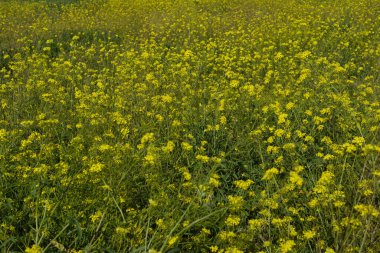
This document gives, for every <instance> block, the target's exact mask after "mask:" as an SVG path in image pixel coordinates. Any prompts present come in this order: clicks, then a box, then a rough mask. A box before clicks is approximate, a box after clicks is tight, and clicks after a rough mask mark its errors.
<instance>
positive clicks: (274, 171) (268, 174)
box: [262, 168, 280, 180]
mask: <svg viewBox="0 0 380 253" xmlns="http://www.w3.org/2000/svg"><path fill="white" fill-rule="evenodd" d="M279 173H280V171H279V170H278V169H276V168H271V169H268V170H266V171H265V173H264V176H263V177H262V180H271V179H272V178H273V177H274V176H275V175H278V174H279Z"/></svg>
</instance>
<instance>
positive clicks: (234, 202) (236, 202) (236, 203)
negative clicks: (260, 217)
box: [227, 195, 244, 210]
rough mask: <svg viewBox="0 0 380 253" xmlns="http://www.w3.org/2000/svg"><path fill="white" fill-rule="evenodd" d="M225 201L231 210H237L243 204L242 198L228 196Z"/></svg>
mask: <svg viewBox="0 0 380 253" xmlns="http://www.w3.org/2000/svg"><path fill="white" fill-rule="evenodd" d="M227 199H228V202H229V204H230V206H231V209H232V210H239V209H240V208H241V207H242V206H243V204H244V199H243V197H242V196H233V195H229V196H227Z"/></svg>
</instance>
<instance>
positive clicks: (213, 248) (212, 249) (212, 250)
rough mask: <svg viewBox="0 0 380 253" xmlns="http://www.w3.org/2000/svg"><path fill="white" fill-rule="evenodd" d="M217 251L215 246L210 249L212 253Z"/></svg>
mask: <svg viewBox="0 0 380 253" xmlns="http://www.w3.org/2000/svg"><path fill="white" fill-rule="evenodd" d="M218 249H219V248H218V246H216V245H213V246H211V247H210V251H211V252H213V253H215V252H218Z"/></svg>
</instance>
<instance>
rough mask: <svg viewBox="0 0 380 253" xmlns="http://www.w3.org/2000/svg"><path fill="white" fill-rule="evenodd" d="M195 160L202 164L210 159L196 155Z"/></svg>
mask: <svg viewBox="0 0 380 253" xmlns="http://www.w3.org/2000/svg"><path fill="white" fill-rule="evenodd" d="M195 159H197V160H198V161H201V162H202V163H207V162H208V161H209V160H210V157H208V156H206V155H197V156H196V157H195Z"/></svg>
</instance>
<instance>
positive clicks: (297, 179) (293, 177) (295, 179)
mask: <svg viewBox="0 0 380 253" xmlns="http://www.w3.org/2000/svg"><path fill="white" fill-rule="evenodd" d="M289 180H290V182H291V183H292V184H295V185H298V186H301V185H302V184H303V178H302V177H301V176H300V175H298V173H297V172H295V171H291V172H290V178H289Z"/></svg>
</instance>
